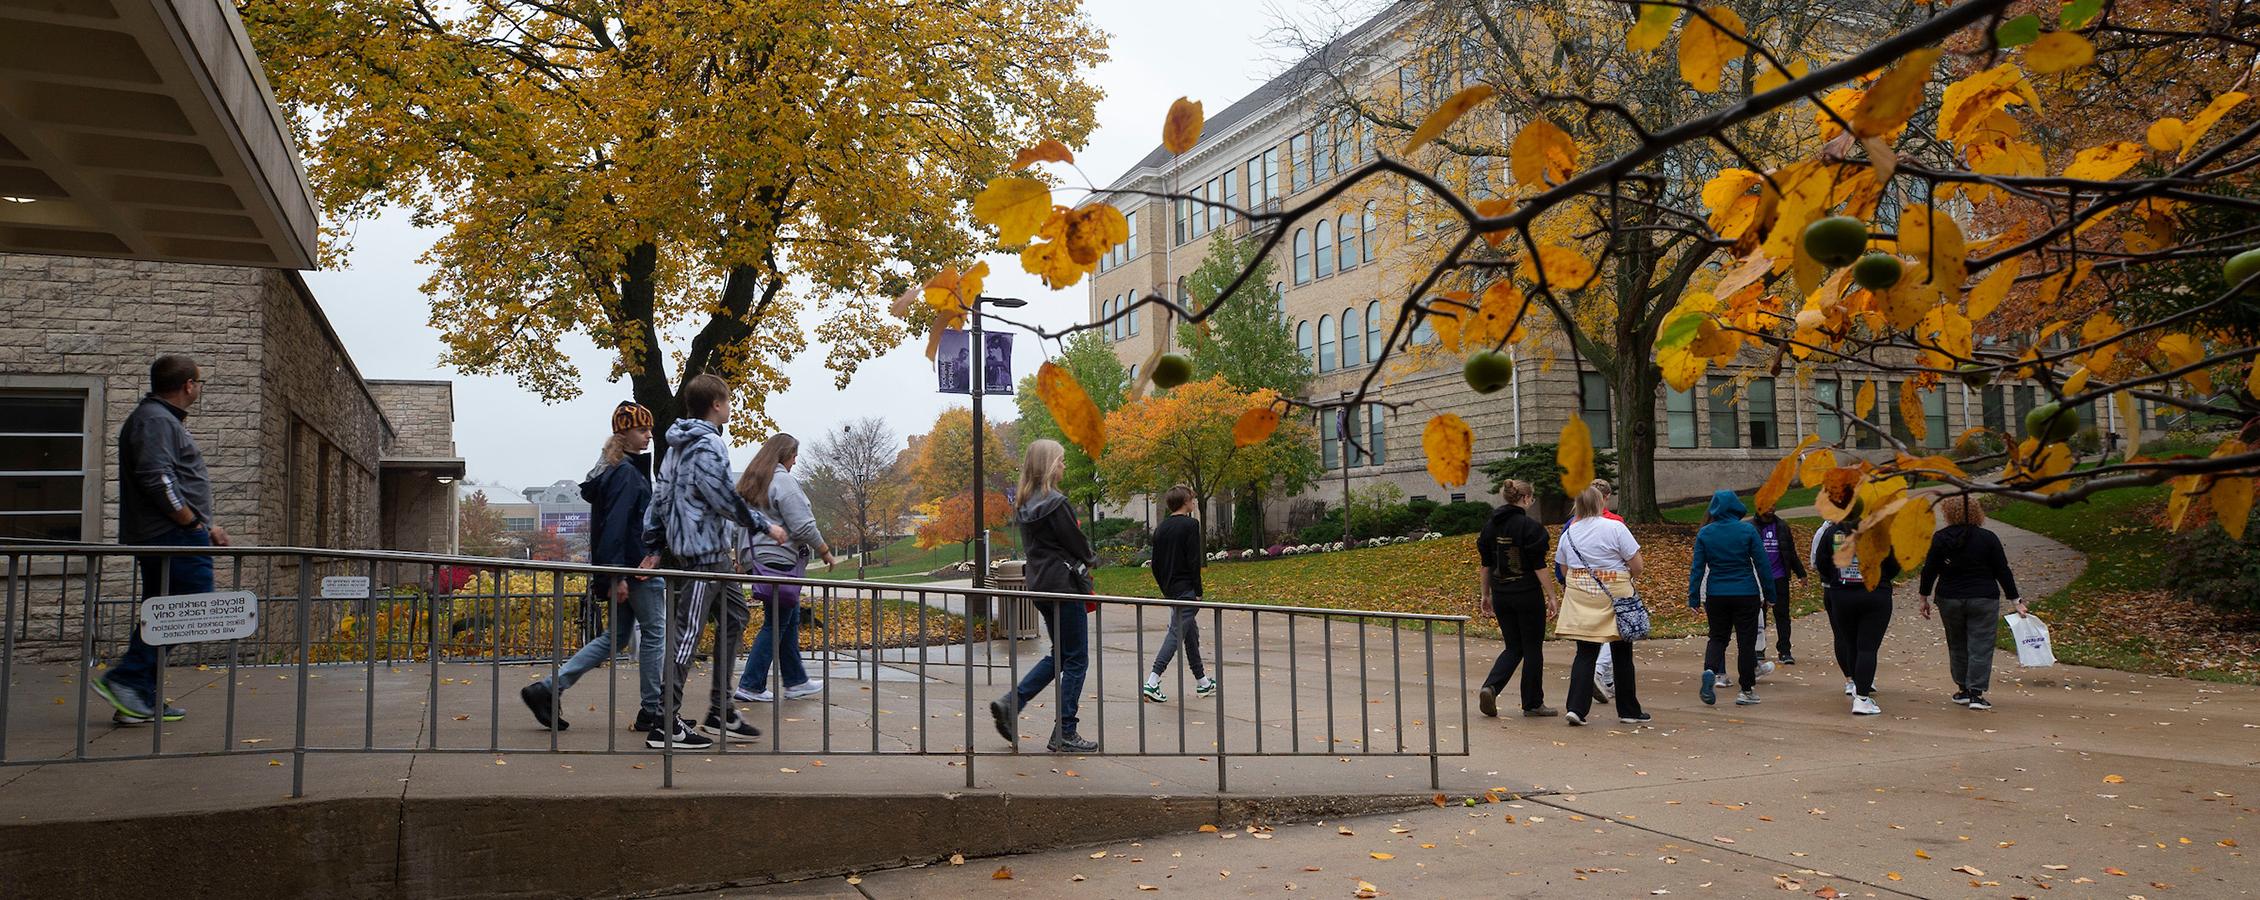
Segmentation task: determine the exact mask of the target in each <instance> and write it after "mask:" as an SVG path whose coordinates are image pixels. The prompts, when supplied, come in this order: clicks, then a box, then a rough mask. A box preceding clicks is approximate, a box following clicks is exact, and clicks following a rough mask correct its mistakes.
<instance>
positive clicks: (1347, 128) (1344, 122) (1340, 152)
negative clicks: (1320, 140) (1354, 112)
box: [1334, 111, 1358, 172]
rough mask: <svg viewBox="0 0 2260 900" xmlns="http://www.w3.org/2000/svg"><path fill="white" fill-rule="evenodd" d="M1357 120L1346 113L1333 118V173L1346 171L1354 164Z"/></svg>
mask: <svg viewBox="0 0 2260 900" xmlns="http://www.w3.org/2000/svg"><path fill="white" fill-rule="evenodd" d="M1357 128H1358V126H1357V119H1355V118H1353V117H1351V115H1350V114H1349V113H1348V112H1346V111H1345V112H1343V113H1342V114H1340V115H1338V116H1335V117H1334V171H1336V172H1343V171H1347V170H1348V169H1349V168H1350V167H1351V166H1352V165H1354V164H1355V163H1356V159H1355V154H1356V153H1357V152H1358V151H1357V146H1358V145H1357V140H1358V131H1357Z"/></svg>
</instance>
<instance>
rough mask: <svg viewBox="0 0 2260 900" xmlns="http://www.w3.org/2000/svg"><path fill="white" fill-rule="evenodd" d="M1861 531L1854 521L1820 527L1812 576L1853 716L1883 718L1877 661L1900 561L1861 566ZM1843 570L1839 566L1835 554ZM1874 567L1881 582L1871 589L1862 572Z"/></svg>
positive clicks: (1885, 556) (1866, 562) (1887, 559)
mask: <svg viewBox="0 0 2260 900" xmlns="http://www.w3.org/2000/svg"><path fill="white" fill-rule="evenodd" d="M1859 531H1860V522H1859V520H1857V519H1845V520H1844V521H1841V522H1830V523H1828V524H1826V525H1822V526H1821V528H1820V530H1819V531H1817V532H1815V533H1814V534H1813V574H1815V575H1819V576H1820V579H1821V604H1822V606H1823V608H1825V609H1827V610H1828V627H1829V630H1830V631H1832V632H1834V633H1835V637H1836V668H1837V671H1840V672H1843V673H1844V678H1845V682H1844V693H1845V695H1846V696H1849V697H1851V698H1852V714H1853V715H1855V716H1874V715H1881V714H1882V713H1883V708H1882V707H1880V706H1877V705H1876V702H1875V669H1876V659H1877V657H1878V655H1879V654H1880V653H1881V651H1882V650H1883V633H1884V631H1885V630H1886V629H1888V628H1890V627H1891V580H1892V579H1894V578H1897V577H1899V561H1898V560H1897V559H1894V558H1892V555H1891V554H1890V553H1889V552H1886V553H1884V554H1883V559H1881V560H1873V561H1871V560H1864V559H1861V558H1860V555H1859V554H1858V553H1857V552H1852V551H1853V546H1852V544H1853V538H1854V536H1855V535H1857V534H1858V533H1859ZM1840 548H1841V549H1842V550H1843V551H1845V564H1844V565H1842V566H1839V565H1837V562H1836V557H1837V552H1838V550H1839V549H1840ZM1871 565H1872V566H1878V567H1880V568H1881V569H1882V572H1883V578H1882V580H1880V581H1878V582H1876V587H1875V588H1873V589H1870V588H1869V587H1868V585H1867V581H1866V579H1865V577H1864V576H1865V573H1864V571H1863V569H1862V568H1861V567H1863V566H1871Z"/></svg>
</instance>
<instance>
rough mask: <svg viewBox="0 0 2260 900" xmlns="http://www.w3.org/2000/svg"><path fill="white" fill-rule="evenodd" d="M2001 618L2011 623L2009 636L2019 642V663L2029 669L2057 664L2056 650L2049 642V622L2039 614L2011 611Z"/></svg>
mask: <svg viewBox="0 0 2260 900" xmlns="http://www.w3.org/2000/svg"><path fill="white" fill-rule="evenodd" d="M2001 620H2002V621H2004V622H2007V623H2009V638H2010V639H2011V640H2013V641H2016V643H2017V663H2018V664H2019V665H2022V666H2024V667H2026V668H2028V669H2037V668H2040V667H2042V666H2053V665H2055V664H2056V651H2055V649H2054V648H2053V647H2050V646H2049V644H2048V623H2046V622H2042V621H2040V617H2039V616H2032V615H2022V616H2020V615H2017V614H2016V613H2010V614H2008V615H2006V616H2002V617H2001Z"/></svg>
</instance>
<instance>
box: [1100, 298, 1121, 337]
mask: <svg viewBox="0 0 2260 900" xmlns="http://www.w3.org/2000/svg"><path fill="white" fill-rule="evenodd" d="M1121 300H1122V298H1120V297H1108V298H1107V299H1106V302H1104V303H1101V304H1099V321H1101V322H1106V336H1107V339H1108V340H1113V339H1115V338H1118V337H1121V336H1122V335H1119V334H1116V333H1115V331H1114V323H1113V322H1107V317H1108V316H1112V315H1114V304H1116V303H1118V302H1120V301H1121Z"/></svg>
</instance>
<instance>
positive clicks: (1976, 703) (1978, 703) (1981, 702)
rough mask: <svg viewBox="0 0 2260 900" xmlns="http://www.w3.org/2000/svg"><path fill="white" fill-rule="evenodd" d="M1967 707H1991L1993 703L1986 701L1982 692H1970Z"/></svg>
mask: <svg viewBox="0 0 2260 900" xmlns="http://www.w3.org/2000/svg"><path fill="white" fill-rule="evenodd" d="M1969 707H1970V708H1971V709H1992V708H1993V704H1991V703H1988V702H1986V699H1985V695H1984V694H1971V695H1970V703H1969Z"/></svg>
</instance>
